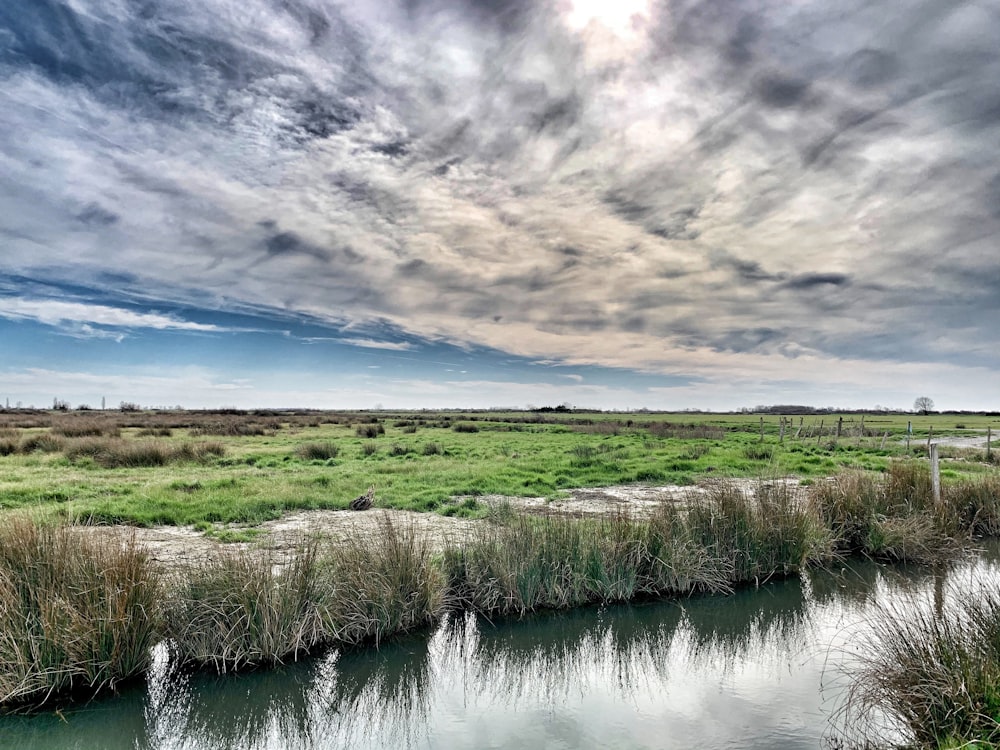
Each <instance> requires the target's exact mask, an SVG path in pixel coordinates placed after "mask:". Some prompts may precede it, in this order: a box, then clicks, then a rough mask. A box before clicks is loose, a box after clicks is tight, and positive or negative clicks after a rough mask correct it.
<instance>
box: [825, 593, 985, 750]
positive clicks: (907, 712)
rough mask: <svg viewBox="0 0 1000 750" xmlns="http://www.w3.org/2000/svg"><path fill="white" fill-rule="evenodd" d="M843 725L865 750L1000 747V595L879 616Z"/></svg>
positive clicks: (897, 607) (891, 609)
mask: <svg viewBox="0 0 1000 750" xmlns="http://www.w3.org/2000/svg"><path fill="white" fill-rule="evenodd" d="M866 641H867V643H866V644H865V646H864V647H863V648H862V649H861V653H862V654H863V657H862V665H861V668H860V671H859V672H858V673H857V674H856V675H854V680H853V681H852V683H851V685H850V687H849V690H848V696H847V701H846V703H845V704H844V707H843V709H842V713H841V716H840V719H841V720H842V721H846V722H847V723H848V724H849V725H850V726H851V727H853V728H855V729H856V730H858V729H859V730H860V733H861V734H862V736H863V737H865V740H864V746H866V747H883V748H884V747H898V746H901V745H900V743H898V742H895V741H892V740H887V739H886V738H884V737H883V736H882V734H883V729H884V727H885V725H886V721H885V720H886V718H888V719H889V721H890V725H892V726H894V727H895V728H896V729H902V730H903V731H904V733H905V735H907V738H908V739H907V740H906V741H905V746H906V747H915V748H935V749H936V748H970V749H971V748H982V749H985V748H995V747H998V746H1000V592H998V591H997V590H996V588H994V587H986V586H984V587H983V588H982V589H981V590H980V591H978V592H976V593H974V594H973V595H971V596H965V597H963V598H962V599H961V600H960V601H959V602H958V604H956V605H955V606H954V607H952V608H949V609H946V610H944V611H940V610H938V611H935V610H934V609H932V608H930V607H928V606H927V602H921V601H913V600H904V601H901V602H897V603H895V604H893V605H887V606H884V607H882V608H881V609H880V610H878V611H877V612H876V613H875V615H874V617H873V618H872V620H871V622H870V625H869V632H868V637H867V638H866Z"/></svg>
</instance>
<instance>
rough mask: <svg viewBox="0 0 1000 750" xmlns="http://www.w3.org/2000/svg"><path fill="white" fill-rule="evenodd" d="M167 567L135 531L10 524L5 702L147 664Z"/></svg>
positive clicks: (128, 673)
mask: <svg viewBox="0 0 1000 750" xmlns="http://www.w3.org/2000/svg"><path fill="white" fill-rule="evenodd" d="M159 592H160V586H159V580H158V576H157V574H156V571H155V570H154V568H153V566H152V563H151V560H150V558H149V556H148V554H147V553H146V551H145V550H143V549H142V548H141V547H139V546H138V545H137V544H136V543H135V538H134V537H131V538H129V539H128V540H127V541H126V542H125V543H124V544H123V545H117V544H112V545H107V544H102V543H101V542H99V541H97V540H96V539H93V538H89V537H87V536H85V535H83V534H79V533H76V532H75V531H74V530H73V529H71V528H69V527H66V526H54V525H48V524H40V523H37V522H34V521H32V520H29V519H25V518H18V517H10V516H8V517H6V518H4V520H3V523H2V525H0V705H11V704H14V705H19V704H20V705H29V706H31V705H39V704H42V703H44V702H46V701H48V700H50V699H53V698H55V697H60V698H61V697H64V696H67V695H73V694H81V693H85V694H88V695H93V694H94V693H97V692H99V691H100V690H102V689H106V688H114V687H115V686H116V685H117V684H118V683H120V682H122V681H124V680H127V679H129V678H131V677H134V676H136V675H139V674H141V673H142V672H143V671H144V670H145V669H146V667H147V666H148V664H149V659H150V648H151V647H152V646H153V645H154V643H155V642H156V640H157V638H158V627H157V621H156V615H157V611H158V605H159V601H160V593H159Z"/></svg>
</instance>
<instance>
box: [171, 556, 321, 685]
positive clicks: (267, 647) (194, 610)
mask: <svg viewBox="0 0 1000 750" xmlns="http://www.w3.org/2000/svg"><path fill="white" fill-rule="evenodd" d="M277 563H278V561H277V560H276V559H275V557H274V556H273V555H267V554H253V553H252V552H250V551H247V550H240V551H236V552H231V551H225V552H219V553H217V554H216V555H214V556H213V557H212V558H211V559H209V560H208V561H207V562H206V563H205V564H203V565H200V566H197V567H191V568H186V569H183V570H181V571H180V572H179V573H178V574H177V575H176V577H175V580H174V581H173V585H172V586H171V587H170V595H169V597H168V602H167V605H166V606H165V609H164V617H163V633H164V636H165V637H166V638H167V639H169V643H170V645H171V649H172V651H173V653H174V654H175V656H176V657H177V658H178V660H179V661H180V662H181V663H193V664H198V665H203V666H211V667H213V668H215V669H216V671H218V672H220V673H224V672H231V671H235V670H238V669H242V668H247V667H256V666H260V665H268V664H275V663H279V662H281V661H282V660H284V659H287V658H292V659H296V658H298V657H299V656H300V655H302V654H305V653H307V652H308V651H309V650H310V649H312V648H314V647H315V646H317V645H318V644H320V643H322V642H324V640H325V633H324V630H323V627H322V625H323V622H322V617H321V616H320V607H321V606H322V595H321V593H322V592H321V589H320V585H319V579H320V563H319V556H318V547H317V544H316V542H315V540H312V541H310V542H307V543H305V544H303V545H302V547H301V548H300V549H298V550H297V551H296V553H295V554H293V555H292V556H291V558H290V560H289V561H288V563H287V565H283V566H280V569H279V570H278V572H274V571H275V568H276V567H278V566H277Z"/></svg>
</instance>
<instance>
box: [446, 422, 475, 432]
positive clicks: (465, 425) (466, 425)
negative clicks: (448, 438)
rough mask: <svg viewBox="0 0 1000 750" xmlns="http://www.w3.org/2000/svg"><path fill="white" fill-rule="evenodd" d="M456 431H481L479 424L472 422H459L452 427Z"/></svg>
mask: <svg viewBox="0 0 1000 750" xmlns="http://www.w3.org/2000/svg"><path fill="white" fill-rule="evenodd" d="M451 429H453V430H454V431H455V432H479V425H475V424H472V423H471V422H458V423H457V424H455V425H453V426H452V428H451Z"/></svg>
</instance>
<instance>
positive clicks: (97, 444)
mask: <svg viewBox="0 0 1000 750" xmlns="http://www.w3.org/2000/svg"><path fill="white" fill-rule="evenodd" d="M64 450H65V453H66V458H67V459H69V460H70V461H79V460H80V459H82V458H90V459H92V460H93V461H94V463H96V464H97V465H98V466H102V467H104V468H106V469H119V468H134V467H143V466H166V465H168V464H172V463H183V462H186V461H204V460H207V459H208V458H210V457H219V456H221V455H223V454H224V453H225V447H224V446H223V445H222V444H221V443H217V442H197V443H177V444H175V443H169V442H166V441H156V440H123V439H120V438H78V439H76V440H73V441H70V442H69V443H68V444H66V446H65V449H64Z"/></svg>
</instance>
